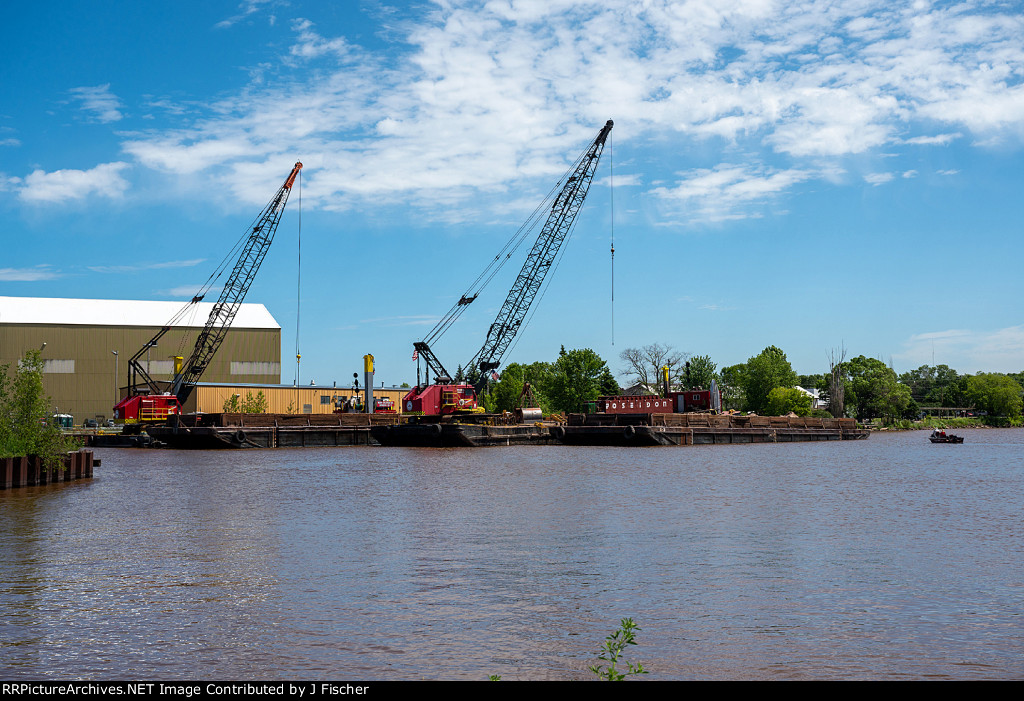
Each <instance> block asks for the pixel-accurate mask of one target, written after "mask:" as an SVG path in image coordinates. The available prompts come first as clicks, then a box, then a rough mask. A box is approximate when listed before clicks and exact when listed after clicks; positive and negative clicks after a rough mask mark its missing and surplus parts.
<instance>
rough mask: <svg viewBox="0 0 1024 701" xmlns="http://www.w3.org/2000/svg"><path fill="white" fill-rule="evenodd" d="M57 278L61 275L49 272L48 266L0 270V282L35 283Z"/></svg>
mask: <svg viewBox="0 0 1024 701" xmlns="http://www.w3.org/2000/svg"><path fill="white" fill-rule="evenodd" d="M59 277H61V273H58V272H56V271H54V270H51V269H50V266H48V265H37V266H36V267H34V268H0V281H3V282H36V281H38V280H53V279H55V278H59Z"/></svg>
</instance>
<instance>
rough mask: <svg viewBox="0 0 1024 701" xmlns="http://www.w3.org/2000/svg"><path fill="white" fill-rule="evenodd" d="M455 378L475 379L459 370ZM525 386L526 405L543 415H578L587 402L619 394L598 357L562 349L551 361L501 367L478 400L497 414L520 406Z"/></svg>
mask: <svg viewBox="0 0 1024 701" xmlns="http://www.w3.org/2000/svg"><path fill="white" fill-rule="evenodd" d="M455 379H456V381H459V382H470V383H472V382H473V381H474V379H475V378H474V377H473V376H472V375H471V374H467V373H463V371H462V369H461V368H460V369H459V371H458V372H457V373H456V376H455ZM527 384H528V385H529V392H530V395H531V396H532V398H533V402H527V405H531V404H532V405H533V406H539V407H540V408H541V409H542V410H543V411H544V413H545V414H551V413H555V412H565V413H569V412H581V411H583V410H584V409H585V408H586V405H587V402H592V401H594V400H595V399H597V398H598V397H599V396H603V395H615V394H618V393H619V384H618V382H616V380H615V376H614V375H613V374H612V371H611V370H610V369H609V368H608V364H607V363H606V362H605V361H604V360H603V359H602V358H601V356H599V355H598V354H597V353H595V352H594V351H592V350H591V349H589V348H581V349H573V350H566V349H565V346H562V349H561V350H560V351H559V353H558V357H557V358H555V360H554V361H552V362H543V361H539V362H535V363H530V364H529V365H523V364H520V363H509V364H508V365H507V366H505V369H504V370H503V371H502V373H501V377H500V378H499V379H498V380H497V381H495V382H492V383H490V386H489V389H488V391H487V393H486V394H484V395H483V396H482V397H481V400H482V402H483V406H484V408H485V409H487V411H493V412H500V411H511V410H512V409H515V408H517V407H521V406H523V403H522V400H523V398H524V397H523V395H524V389H525V388H526V385H527Z"/></svg>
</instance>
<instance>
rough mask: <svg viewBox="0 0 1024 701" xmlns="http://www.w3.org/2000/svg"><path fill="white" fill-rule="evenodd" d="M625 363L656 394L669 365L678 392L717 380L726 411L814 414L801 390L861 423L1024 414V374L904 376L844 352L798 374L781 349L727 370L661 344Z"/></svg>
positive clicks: (947, 371) (627, 356) (945, 370)
mask: <svg viewBox="0 0 1024 701" xmlns="http://www.w3.org/2000/svg"><path fill="white" fill-rule="evenodd" d="M620 358H621V360H622V361H623V363H624V364H625V368H626V369H625V372H624V374H625V375H626V376H627V377H628V378H629V379H630V380H633V381H634V382H636V383H637V384H638V385H639V386H642V387H648V388H649V389H650V390H651V391H653V392H658V391H659V387H660V384H659V380H660V368H662V367H666V366H667V367H668V368H669V371H670V378H671V385H672V389H689V388H691V387H701V388H704V389H707V388H709V387H710V386H711V382H712V380H714V381H715V382H716V384H717V385H718V387H719V388H720V389H721V390H722V398H723V403H724V406H725V407H726V408H727V409H735V410H738V411H748V412H756V413H758V414H762V415H780V414H788V413H790V412H792V413H795V414H797V415H798V416H806V415H808V414H812V413H813V409H812V401H813V400H812V398H811V396H810V395H809V394H807V393H806V392H801V391H800V390H799V389H797V387H801V388H803V389H804V390H818V393H819V399H820V400H821V401H823V402H824V403H825V405H826V406H827V407H828V413H829V414H830V415H833V416H837V417H839V416H850V417H855V418H857V419H858V420H861V421H864V420H868V419H873V418H881V419H883V420H885V421H888V422H892V421H896V420H900V419H916V418H917V417H918V416H919V415H920V413H921V408H922V407H926V406H942V407H951V408H953V407H955V408H962V409H969V410H971V411H975V412H978V413H981V412H984V413H986V414H988V415H990V416H998V417H1006V418H1007V419H1010V420H1011V421H1014V422H1019V421H1020V420H1021V418H1022V414H1024V402H1022V396H1024V373H1016V374H1002V373H991V372H980V373H977V374H975V375H960V374H958V373H957V372H956V371H955V370H953V369H951V368H950V367H949V366H946V365H938V366H935V367H932V366H928V365H922V366H921V367H919V368H918V369H917V370H913V371H911V372H906V373H903V374H902V375H897V373H896V371H895V370H893V369H892V368H891V367H889V366H888V365H886V364H885V363H883V362H882V361H881V360H877V359H875V358H869V357H867V356H864V355H860V356H857V357H855V358H851V359H847V358H846V352H845V351H835V352H833V354H832V357H831V362H830V366H831V367H830V369H829V372H826V373H821V374H818V375H798V374H797V373H796V372H795V371H794V370H793V367H792V365H791V364H790V362H789V360H788V359H787V358H786V354H785V352H784V351H783V350H782V349H780V348H778V347H776V346H768V347H767V348H765V349H764V350H762V351H761V352H760V353H758V354H757V355H755V356H752V357H751V358H749V359H748V360H747V362H745V363H739V364H736V365H731V366H728V367H724V368H722V369H721V370H717V369H716V365H715V363H714V362H713V361H712V360H711V358H710V357H708V356H706V355H705V356H689V355H687V354H685V353H681V352H678V351H675V350H674V349H672V347H671V346H666V345H662V344H658V343H655V344H651V345H648V346H644V347H642V348H628V349H626V350H625V351H623V352H622V353H621V355H620Z"/></svg>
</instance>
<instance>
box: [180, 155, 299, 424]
mask: <svg viewBox="0 0 1024 701" xmlns="http://www.w3.org/2000/svg"><path fill="white" fill-rule="evenodd" d="M301 169H302V163H301V162H297V163H296V164H295V166H294V167H293V168H292V172H291V173H290V174H289V175H288V178H287V179H286V180H285V181H284V184H283V185H282V186H281V187H280V189H278V191H277V193H276V194H275V195H274V197H273V198H272V199H271V200H270V203H269V204H267V206H266V207H265V208H264V209H263V211H262V212H261V213H260V216H259V217H258V218H257V219H256V223H255V224H253V227H252V231H251V232H250V234H249V238H248V239H247V240H246V242H245V245H244V246H243V247H242V252H241V254H240V255H239V257H238V260H237V261H236V262H235V266H234V268H233V269H232V270H231V275H230V276H229V277H228V279H227V281H226V282H225V283H224V287H223V288H222V289H221V293H220V298H219V299H218V300H217V302H216V303H215V304H214V305H213V309H212V310H211V311H210V316H209V318H207V320H206V325H205V326H204V327H203V330H202V332H200V334H199V337H198V338H197V339H196V345H195V347H194V348H193V349H192V354H191V355H190V356H189V357H188V359H187V360H185V362H184V363H183V365H182V369H181V372H180V373H178V374H177V375H175V377H174V381H173V383H172V384H171V394H173V395H175V396H177V398H178V402H179V403H180V404H182V405H184V403H185V400H186V399H188V397H189V395H190V394H191V393H192V390H193V389H194V388H195V384H196V382H198V381H199V378H200V377H202V375H203V373H204V372H206V368H207V367H208V366H209V364H210V361H211V360H212V359H213V356H214V354H216V352H217V349H218V348H220V345H221V343H223V342H224V338H225V336H227V332H228V329H230V328H231V322H233V321H234V319H235V315H236V314H237V313H238V308H239V307H240V306H241V304H242V301H243V300H244V299H245V295H246V293H247V292H248V291H249V287H250V286H251V285H252V282H253V280H254V279H255V277H256V272H257V271H258V270H259V269H260V265H261V264H262V263H263V259H264V258H265V257H266V255H267V251H268V250H269V249H270V244H271V243H272V242H273V240H274V234H275V233H276V232H277V226H278V224H279V223H280V222H281V215H282V214H283V213H284V207H285V205H286V204H287V203H288V195H289V194H291V191H292V185H293V184H294V182H295V178H296V176H298V174H299V171H300V170H301Z"/></svg>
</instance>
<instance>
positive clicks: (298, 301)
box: [295, 170, 302, 410]
mask: <svg viewBox="0 0 1024 701" xmlns="http://www.w3.org/2000/svg"><path fill="white" fill-rule="evenodd" d="M295 278H296V279H295V388H296V392H298V387H299V363H300V362H301V361H302V354H301V353H300V352H299V322H300V320H301V314H302V171H301V170H300V171H299V233H298V263H297V266H296V274H295ZM296 410H298V407H296Z"/></svg>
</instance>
